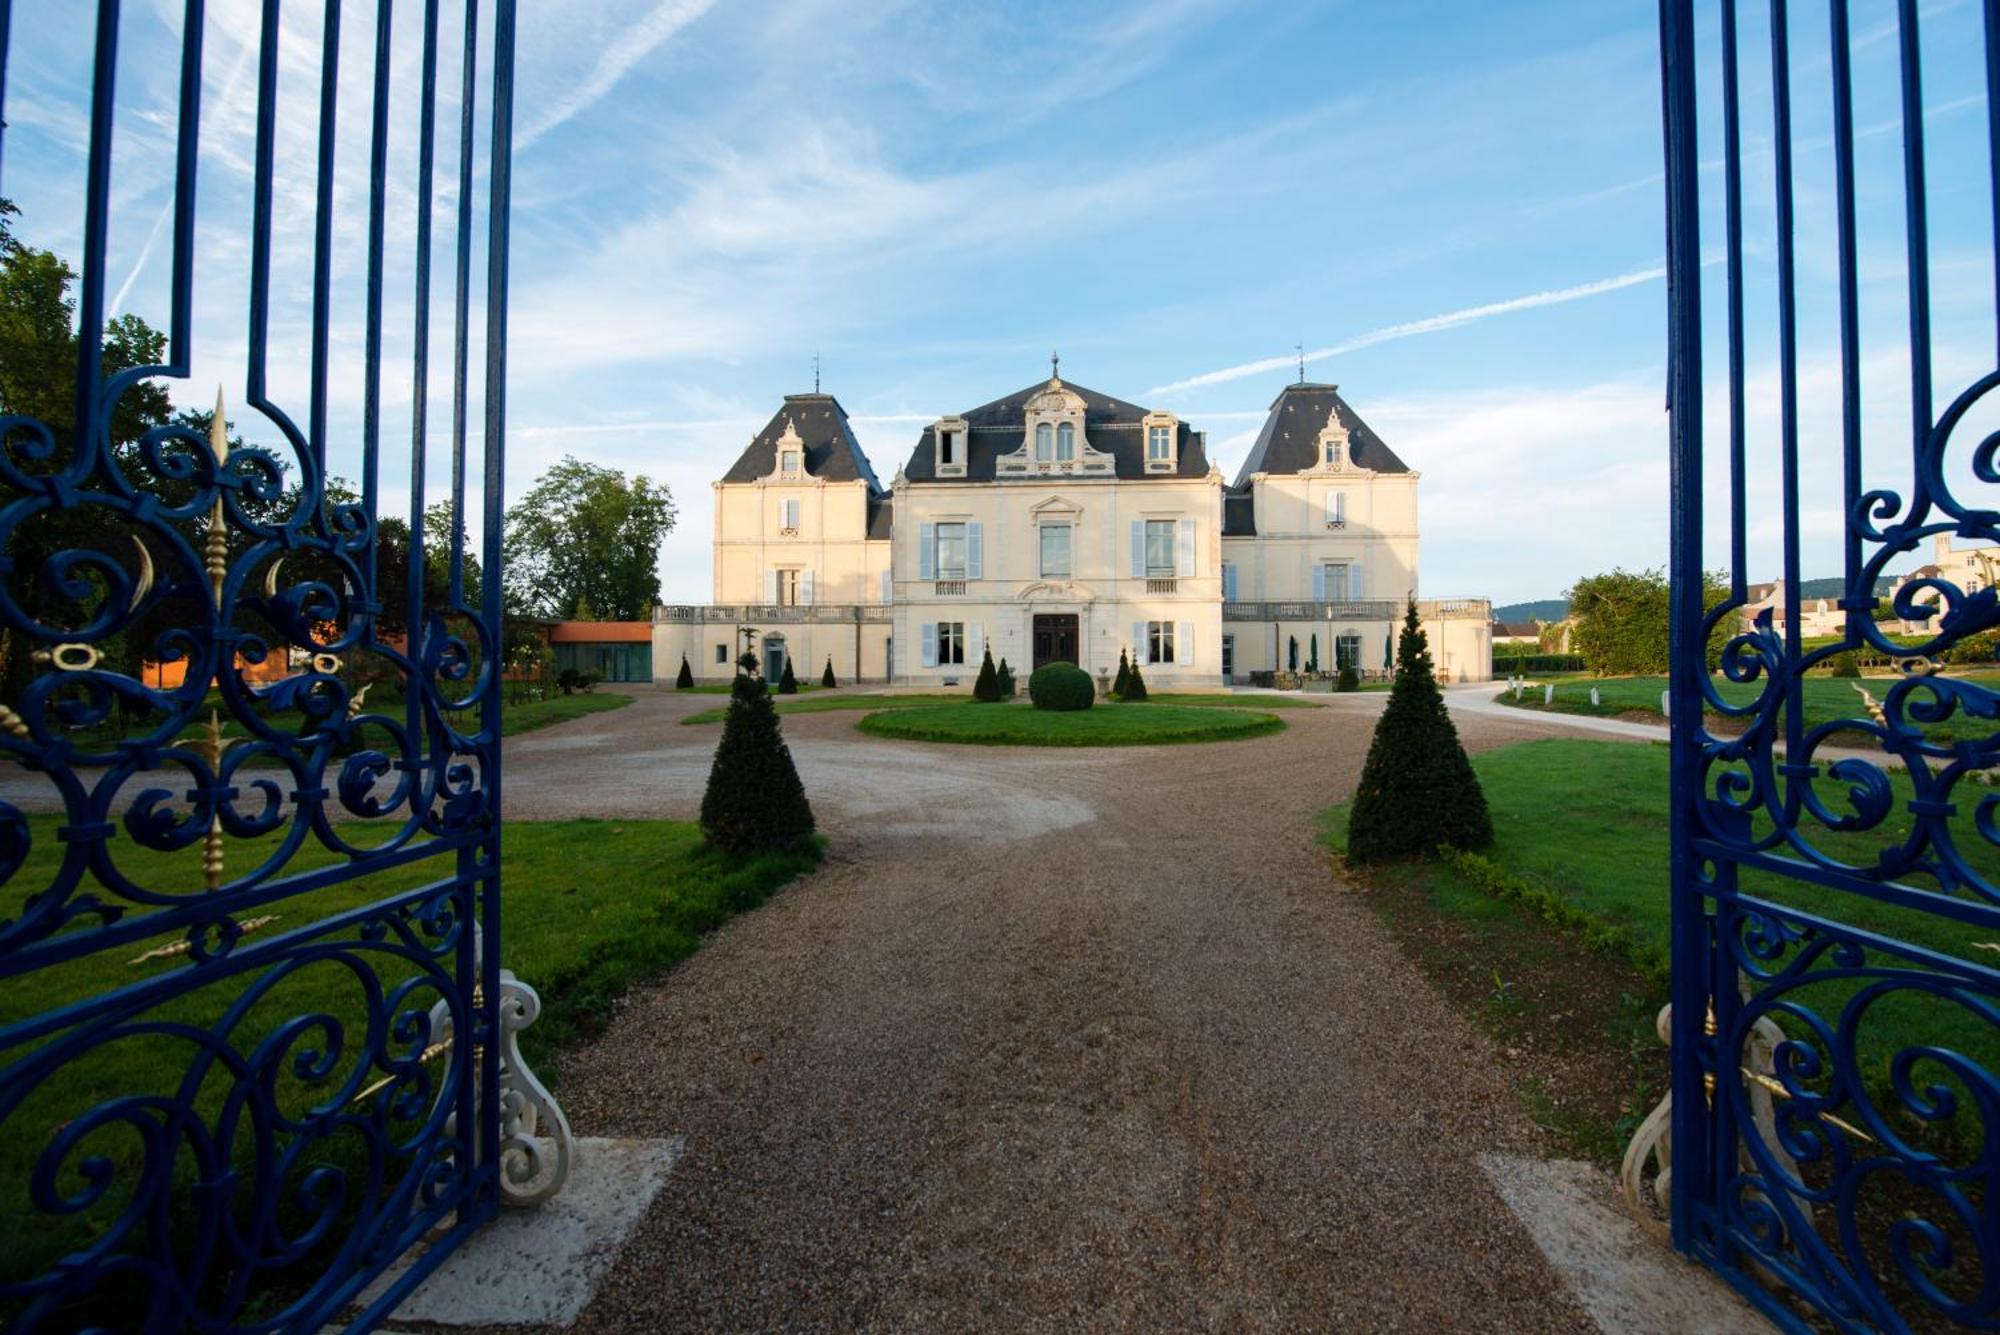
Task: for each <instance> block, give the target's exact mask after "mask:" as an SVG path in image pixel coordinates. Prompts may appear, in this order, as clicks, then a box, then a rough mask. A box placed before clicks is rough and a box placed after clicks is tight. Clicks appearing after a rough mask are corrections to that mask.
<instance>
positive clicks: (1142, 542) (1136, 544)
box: [1132, 519, 1146, 579]
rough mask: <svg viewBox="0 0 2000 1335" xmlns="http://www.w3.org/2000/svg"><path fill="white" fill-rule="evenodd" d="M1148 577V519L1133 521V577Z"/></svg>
mask: <svg viewBox="0 0 2000 1335" xmlns="http://www.w3.org/2000/svg"><path fill="white" fill-rule="evenodd" d="M1145 577H1146V521H1145V520H1143V519H1135V520H1133V521H1132V578H1133V579H1144V578H1145Z"/></svg>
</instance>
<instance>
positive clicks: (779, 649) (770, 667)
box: [764, 640, 785, 686]
mask: <svg viewBox="0 0 2000 1335" xmlns="http://www.w3.org/2000/svg"><path fill="white" fill-rule="evenodd" d="M784 675H785V642H784V641H783V640H766V641H764V680H766V681H768V682H770V683H771V684H772V685H774V686H775V685H776V684H777V683H778V679H779V678H781V677H783V676H784Z"/></svg>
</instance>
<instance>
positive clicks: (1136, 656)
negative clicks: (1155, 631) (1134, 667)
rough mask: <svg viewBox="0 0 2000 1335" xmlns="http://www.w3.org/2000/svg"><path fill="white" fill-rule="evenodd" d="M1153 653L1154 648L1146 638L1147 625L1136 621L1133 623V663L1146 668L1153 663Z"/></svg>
mask: <svg viewBox="0 0 2000 1335" xmlns="http://www.w3.org/2000/svg"><path fill="white" fill-rule="evenodd" d="M1152 652H1153V647H1152V645H1151V643H1150V642H1148V640H1147V638H1146V623H1145V622H1143V621H1134V622H1133V623H1132V661H1133V662H1134V663H1137V664H1138V665H1139V666H1141V667H1145V666H1146V665H1148V664H1149V663H1151V662H1152V661H1153V660H1152V657H1151V654H1152Z"/></svg>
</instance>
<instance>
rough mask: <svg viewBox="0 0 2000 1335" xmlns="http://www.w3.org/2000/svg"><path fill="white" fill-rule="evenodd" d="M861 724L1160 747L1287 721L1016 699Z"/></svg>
mask: <svg viewBox="0 0 2000 1335" xmlns="http://www.w3.org/2000/svg"><path fill="white" fill-rule="evenodd" d="M858 726H859V727H860V729H861V731H863V732H865V733H869V734H870V735H872V736H876V737H898V738H904V739H907V740H911V741H920V742H961V743H969V744H972V745H978V746H1155V745H1161V744H1165V743H1177V742H1219V741H1227V740H1231V739H1234V738H1239V737H1256V736H1260V735H1262V734H1264V733H1268V732H1277V731H1279V730H1281V729H1282V728H1283V727H1284V726H1285V724H1284V720H1283V719H1280V718H1279V717H1278V716H1277V715H1275V714H1259V713H1254V712H1252V711H1250V710H1247V709H1216V708H1212V707H1209V706H1193V707H1189V706H1182V705H1178V704H1173V705H1169V704H1155V703H1152V702H1146V703H1141V704H1129V705H1121V704H1099V705H1097V706H1095V707H1094V708H1091V709H1080V710H1069V711H1057V710H1049V709H1036V708H1035V707H1034V706H1033V705H1030V704H1027V703H1025V702H1015V703H1005V704H981V705H978V706H976V707H973V708H967V707H964V706H958V705H943V706H938V707H935V708H931V709H898V710H893V711H888V712H884V713H879V714H870V715H869V716H868V717H866V718H864V719H862V720H861V722H860V724H859V725H858Z"/></svg>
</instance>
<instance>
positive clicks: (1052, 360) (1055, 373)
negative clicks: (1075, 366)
mask: <svg viewBox="0 0 2000 1335" xmlns="http://www.w3.org/2000/svg"><path fill="white" fill-rule="evenodd" d="M1049 379H1051V380H1060V379H1062V357H1061V355H1060V354H1058V353H1055V352H1051V353H1050V354H1049Z"/></svg>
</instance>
